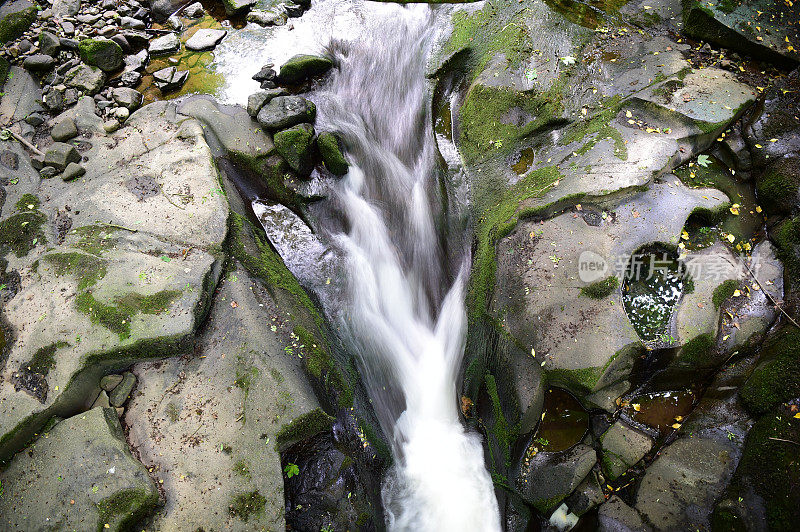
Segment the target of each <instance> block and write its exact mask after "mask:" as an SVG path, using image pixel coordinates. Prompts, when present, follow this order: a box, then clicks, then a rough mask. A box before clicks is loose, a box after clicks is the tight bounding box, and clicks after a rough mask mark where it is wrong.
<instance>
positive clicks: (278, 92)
mask: <svg viewBox="0 0 800 532" xmlns="http://www.w3.org/2000/svg"><path fill="white" fill-rule="evenodd" d="M288 94H289V93H288V92H286V89H283V88H280V87H276V88H274V89H267V90H263V91H258V92H256V93H253V94H251V95H250V96H248V97H247V114H249V115H250V116H252V117H253V118H255V117H256V116H258V112H259V111H260V110H261V108H262V107H264V105H266V104H267V103H268V102H269V101H270V100H271V99H273V98H275V97H276V96H287V95H288Z"/></svg>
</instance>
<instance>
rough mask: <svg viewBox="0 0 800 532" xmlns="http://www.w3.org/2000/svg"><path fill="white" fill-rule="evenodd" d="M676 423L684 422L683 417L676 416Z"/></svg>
mask: <svg viewBox="0 0 800 532" xmlns="http://www.w3.org/2000/svg"><path fill="white" fill-rule="evenodd" d="M675 421H683V416H675Z"/></svg>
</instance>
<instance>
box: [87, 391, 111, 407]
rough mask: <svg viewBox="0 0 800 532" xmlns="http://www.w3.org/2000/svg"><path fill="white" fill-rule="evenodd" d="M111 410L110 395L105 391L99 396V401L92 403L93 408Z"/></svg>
mask: <svg viewBox="0 0 800 532" xmlns="http://www.w3.org/2000/svg"><path fill="white" fill-rule="evenodd" d="M97 407H101V408H110V407H111V403H109V402H108V393H106V391H105V390H101V391H100V395H98V396H97V399H95V400H94V403H92V408H97Z"/></svg>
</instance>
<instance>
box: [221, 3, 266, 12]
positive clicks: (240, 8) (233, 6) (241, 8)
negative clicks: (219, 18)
mask: <svg viewBox="0 0 800 532" xmlns="http://www.w3.org/2000/svg"><path fill="white" fill-rule="evenodd" d="M257 3H258V2H257V0H222V5H223V6H225V13H227V14H228V15H241V14H244V13H247V12H248V11H250V10H251V9H252V8H253V6H254V5H256V4H257Z"/></svg>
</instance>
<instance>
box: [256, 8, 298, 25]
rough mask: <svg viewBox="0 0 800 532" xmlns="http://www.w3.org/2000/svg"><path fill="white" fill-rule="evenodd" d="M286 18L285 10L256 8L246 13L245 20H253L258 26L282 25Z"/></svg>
mask: <svg viewBox="0 0 800 532" xmlns="http://www.w3.org/2000/svg"><path fill="white" fill-rule="evenodd" d="M287 20H288V17H287V16H286V12H285V11H283V10H277V9H267V10H262V9H257V10H254V11H251V12H249V13H248V14H247V22H254V23H256V24H258V25H260V26H283V25H284V24H286V21H287Z"/></svg>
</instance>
